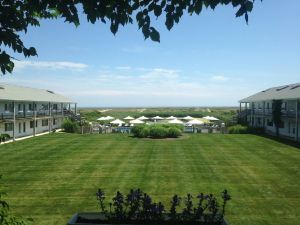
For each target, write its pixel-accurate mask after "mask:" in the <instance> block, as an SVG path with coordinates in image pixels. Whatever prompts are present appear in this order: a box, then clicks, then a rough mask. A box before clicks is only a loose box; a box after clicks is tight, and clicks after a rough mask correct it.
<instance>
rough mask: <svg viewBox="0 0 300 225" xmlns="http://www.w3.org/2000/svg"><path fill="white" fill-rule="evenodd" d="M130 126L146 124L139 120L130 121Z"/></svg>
mask: <svg viewBox="0 0 300 225" xmlns="http://www.w3.org/2000/svg"><path fill="white" fill-rule="evenodd" d="M129 123H130V124H142V123H145V122H144V121H141V120H139V119H135V120H131V121H129Z"/></svg>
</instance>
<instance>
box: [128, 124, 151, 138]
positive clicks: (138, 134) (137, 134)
mask: <svg viewBox="0 0 300 225" xmlns="http://www.w3.org/2000/svg"><path fill="white" fill-rule="evenodd" d="M145 127H146V125H135V126H134V127H133V128H132V129H131V133H132V134H133V136H135V137H140V138H143V137H144V136H143V135H142V131H143V130H144V129H145ZM147 136H148V135H147ZM147 136H146V137H147Z"/></svg>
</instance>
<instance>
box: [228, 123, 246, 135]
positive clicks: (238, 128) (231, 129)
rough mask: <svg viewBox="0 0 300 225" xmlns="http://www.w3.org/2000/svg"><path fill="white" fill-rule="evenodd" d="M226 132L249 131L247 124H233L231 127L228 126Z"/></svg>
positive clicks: (244, 132) (243, 132) (240, 132)
mask: <svg viewBox="0 0 300 225" xmlns="http://www.w3.org/2000/svg"><path fill="white" fill-rule="evenodd" d="M228 133H229V134H247V133H249V129H248V127H247V126H242V125H239V124H238V125H234V126H231V127H228Z"/></svg>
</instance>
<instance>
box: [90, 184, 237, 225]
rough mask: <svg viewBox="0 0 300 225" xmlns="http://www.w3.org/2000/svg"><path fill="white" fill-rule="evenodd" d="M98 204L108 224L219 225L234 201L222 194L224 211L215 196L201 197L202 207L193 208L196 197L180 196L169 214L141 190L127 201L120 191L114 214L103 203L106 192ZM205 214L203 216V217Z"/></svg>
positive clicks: (100, 196)
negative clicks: (168, 223)
mask: <svg viewBox="0 0 300 225" xmlns="http://www.w3.org/2000/svg"><path fill="white" fill-rule="evenodd" d="M96 196H97V200H98V201H99V205H100V208H101V212H102V213H103V214H104V215H105V217H106V220H107V221H105V222H107V223H115V224H122V223H123V224H124V223H125V224H126V223H130V222H133V224H136V223H137V222H143V221H148V222H150V221H156V222H157V223H160V222H163V221H172V222H173V223H172V224H176V223H180V224H186V223H187V222H192V223H193V222H205V224H207V223H209V224H210V223H213V224H219V223H220V222H221V221H222V220H223V218H224V215H225V207H226V204H227V202H228V201H229V200H230V199H231V196H230V195H229V194H228V191H227V190H224V191H223V192H222V195H221V196H222V200H223V203H222V208H221V209H220V207H219V203H218V201H217V198H216V197H215V196H214V195H213V194H209V195H204V194H203V193H201V194H199V195H198V196H201V197H200V200H199V203H198V204H196V205H195V207H194V205H193V196H192V195H191V194H187V195H186V197H185V198H183V201H182V200H181V198H180V197H179V196H178V195H174V196H173V197H172V199H171V208H170V211H169V212H166V210H165V207H164V205H163V204H162V202H158V203H156V202H154V201H153V200H152V197H151V196H150V195H148V194H147V193H144V192H143V191H141V190H140V189H131V190H130V192H129V194H127V195H126V196H127V197H126V198H125V197H124V195H123V194H122V193H121V192H120V191H117V193H116V195H115V197H113V198H112V203H110V206H113V210H110V211H109V212H108V211H107V210H105V206H104V203H103V200H104V199H105V196H104V192H103V191H102V190H101V189H99V191H98V192H97V193H96ZM182 202H183V203H184V207H183V209H182V211H181V212H180V205H181V203H182ZM199 212H201V213H199Z"/></svg>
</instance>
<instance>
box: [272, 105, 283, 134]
mask: <svg viewBox="0 0 300 225" xmlns="http://www.w3.org/2000/svg"><path fill="white" fill-rule="evenodd" d="M281 105H282V100H273V107H272V119H273V122H274V125H275V127H276V136H277V137H278V136H279V126H280V124H281V123H282V120H281V114H282V113H281Z"/></svg>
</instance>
